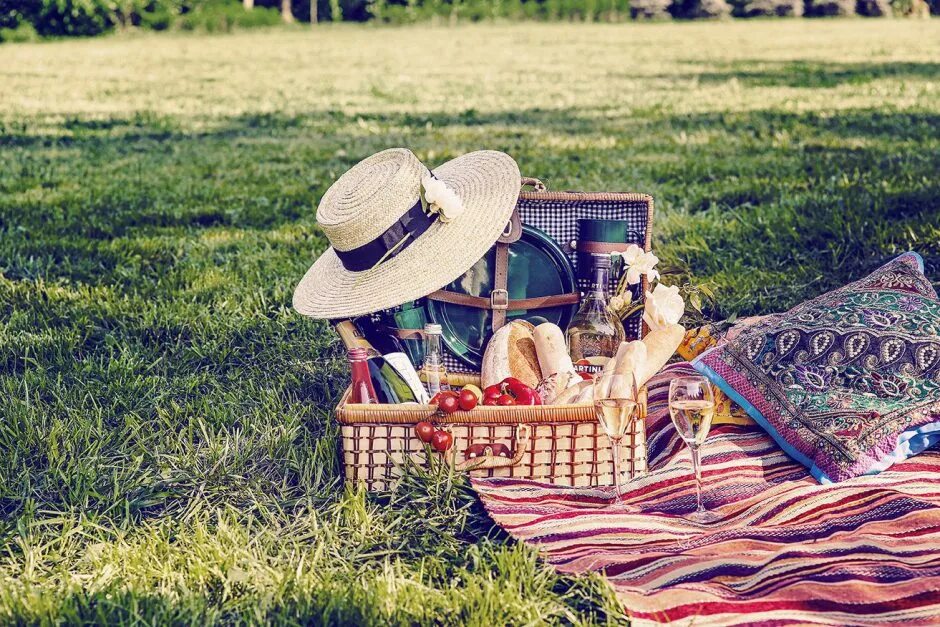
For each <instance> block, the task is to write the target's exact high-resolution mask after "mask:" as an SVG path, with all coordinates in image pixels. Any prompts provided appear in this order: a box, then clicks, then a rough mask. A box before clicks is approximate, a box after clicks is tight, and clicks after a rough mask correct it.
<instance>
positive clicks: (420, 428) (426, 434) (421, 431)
mask: <svg viewBox="0 0 940 627" xmlns="http://www.w3.org/2000/svg"><path fill="white" fill-rule="evenodd" d="M415 434H416V435H417V436H418V439H419V440H421V441H422V442H430V441H431V437H432V436H433V435H434V425H432V424H431V423H430V422H427V421H421V422H419V423H418V424H416V425H415Z"/></svg>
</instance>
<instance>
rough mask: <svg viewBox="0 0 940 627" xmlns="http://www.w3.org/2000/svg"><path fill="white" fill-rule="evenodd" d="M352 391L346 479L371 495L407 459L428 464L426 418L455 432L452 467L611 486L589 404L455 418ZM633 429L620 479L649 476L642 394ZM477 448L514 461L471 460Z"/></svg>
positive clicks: (462, 379) (462, 380)
mask: <svg viewBox="0 0 940 627" xmlns="http://www.w3.org/2000/svg"><path fill="white" fill-rule="evenodd" d="M451 379H452V380H453V384H456V385H466V384H468V383H474V384H476V383H478V382H479V379H478V378H477V377H475V376H472V375H466V376H457V377H451ZM348 397H349V392H348V391H347V393H346V395H345V396H344V397H343V400H342V401H341V402H340V404H339V406H338V407H337V408H336V418H337V421H338V422H339V424H340V430H341V433H342V436H341V437H342V444H343V465H344V467H345V471H346V480H347V481H349V482H350V483H360V482H361V483H365V485H366V487H367V488H368V489H370V490H387V489H390V488H391V487H392V484H393V482H394V480H395V477H396V476H398V474H399V472H400V467H401V466H402V464H403V463H404V461H405V458H406V457H410V458H411V460H412V461H413V462H415V463H417V464H421V465H427V455H428V454H429V452H430V454H432V455H440V453H436V452H432V451H430V450H429V449H428V448H427V447H426V445H425V444H424V443H422V442H421V441H420V440H419V439H418V438H417V436H416V435H415V430H414V426H415V425H416V424H417V423H418V422H421V421H422V420H429V421H431V422H433V423H434V424H436V425H437V426H438V427H439V428H442V429H445V430H447V431H450V433H451V435H453V436H454V445H453V447H452V448H451V450H450V451H448V453H447V454H446V458H445V459H447V461H448V462H449V463H450V464H452V465H453V466H454V467H455V468H457V469H458V470H463V471H467V472H469V473H470V474H471V475H472V476H478V477H519V478H525V479H534V480H537V481H545V482H549V483H556V484H559V485H568V486H604V485H611V484H612V483H613V478H614V474H613V473H614V468H613V460H612V458H611V445H610V441H609V439H608V438H607V436H606V435H605V434H604V433H603V431H602V430H601V428H600V425H599V423H598V421H597V417H596V416H595V414H594V407H593V406H592V405H591V404H590V403H583V404H576V405H541V406H533V407H483V406H480V407H477V408H476V409H474V410H473V411H469V412H465V411H458V412H456V413H454V414H451V415H443V414H437V412H436V408H435V407H433V406H430V405H357V404H352V403H348V402H347V400H348ZM638 411H639V413H638V420H636V421H635V423H634V425H635V428H634V430H633V431H632V432H628V433H627V435H626V437H625V438H624V439H623V440H622V441H621V456H620V459H621V460H623V461H622V463H621V466H622V468H621V478H622V479H624V480H626V479H629V478H631V477H634V476H636V475H639V474H642V473H645V472H646V470H647V465H646V425H645V418H646V389H645V388H644V389H643V390H641V391H640V403H639V410H638ZM474 444H482V445H503V446H505V447H506V449H505V450H508V453H509V457H498V456H496V455H492V454H490V455H484V456H482V457H476V458H468V457H467V455H466V451H467V449H468V448H469V447H470V446H471V445H474Z"/></svg>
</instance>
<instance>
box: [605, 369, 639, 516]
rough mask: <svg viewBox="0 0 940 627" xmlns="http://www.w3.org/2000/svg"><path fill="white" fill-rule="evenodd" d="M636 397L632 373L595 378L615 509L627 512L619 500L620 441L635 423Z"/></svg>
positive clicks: (632, 508) (629, 508)
mask: <svg viewBox="0 0 940 627" xmlns="http://www.w3.org/2000/svg"><path fill="white" fill-rule="evenodd" d="M638 398H639V393H638V391H637V387H636V379H635V378H634V376H633V373H632V372H630V373H627V374H615V373H606V374H604V373H602V374H599V375H597V376H596V377H594V413H595V414H597V420H598V421H599V422H600V423H601V428H602V429H603V430H604V433H606V434H607V437H608V438H610V446H611V457H612V458H613V461H614V505H615V506H617V507H618V508H621V509H625V510H627V511H632V512H638V511H640V510H639V509H637V508H635V507H627V506H626V505H625V504H624V503H623V499H622V497H621V496H620V441H621V440H622V439H623V436H624V435H626V433H627V430H628V429H630V427H631V426H632V425H633V423H634V421H635V420H636V419H637V399H638Z"/></svg>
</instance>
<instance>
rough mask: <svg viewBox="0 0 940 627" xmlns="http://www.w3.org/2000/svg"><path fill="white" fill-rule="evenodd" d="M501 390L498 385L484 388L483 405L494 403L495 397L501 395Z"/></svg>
mask: <svg viewBox="0 0 940 627" xmlns="http://www.w3.org/2000/svg"><path fill="white" fill-rule="evenodd" d="M502 394H503V393H502V391H501V390H500V389H499V385H491V386H489V387H488V388H486V389H485V390H483V404H484V405H495V404H496V399H498V398H499V397H500V396H502Z"/></svg>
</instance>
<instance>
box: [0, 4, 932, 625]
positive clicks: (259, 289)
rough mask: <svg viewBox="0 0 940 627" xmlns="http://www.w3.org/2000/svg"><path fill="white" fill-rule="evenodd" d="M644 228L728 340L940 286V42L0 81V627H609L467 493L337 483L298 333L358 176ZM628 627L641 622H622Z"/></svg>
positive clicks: (529, 35)
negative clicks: (493, 193)
mask: <svg viewBox="0 0 940 627" xmlns="http://www.w3.org/2000/svg"><path fill="white" fill-rule="evenodd" d="M392 146H408V147H410V148H412V149H413V150H414V151H415V152H416V153H417V154H418V156H419V157H420V158H421V159H423V160H424V161H425V162H426V163H428V164H432V165H434V164H438V163H440V162H442V161H444V160H446V159H449V158H451V157H454V156H456V155H458V154H461V153H463V152H466V151H470V150H474V149H479V148H494V149H500V150H504V151H507V152H509V153H510V154H512V155H513V156H514V157H515V158H516V159H517V160H518V162H519V164H520V167H521V169H522V171H523V173H525V174H527V175H530V176H538V177H540V178H542V179H543V180H545V181H546V182H548V184H549V186H550V187H551V188H554V189H581V190H630V191H642V192H648V193H651V194H653V196H654V197H655V198H656V203H657V214H656V218H655V238H654V242H655V248H656V251H657V253H658V254H659V255H660V257H662V258H663V260H664V265H669V266H673V267H675V268H676V269H677V270H679V271H680V272H682V273H683V275H684V276H685V277H688V278H689V279H690V280H692V281H693V282H695V283H706V284H708V285H709V286H710V287H711V288H712V289H713V291H715V292H716V294H717V295H718V299H719V304H718V306H717V307H716V308H714V310H713V311H711V312H710V315H711V316H712V317H714V318H715V319H720V318H724V317H728V316H731V315H733V314H751V313H759V312H769V311H774V310H780V309H783V308H786V307H788V306H790V305H792V304H795V303H797V302H799V301H800V300H802V299H804V298H806V297H810V296H813V295H816V294H818V293H821V292H823V291H825V290H827V289H829V288H832V287H834V286H837V285H839V284H841V283H844V282H846V281H848V280H850V279H853V278H857V277H859V276H861V275H862V274H864V273H865V272H866V271H868V270H869V269H871V268H873V267H874V266H876V265H877V264H879V263H880V262H882V261H883V260H886V259H887V258H890V257H891V256H893V255H895V254H897V253H899V252H901V251H904V250H908V249H912V248H913V249H916V250H918V251H920V252H921V253H923V254H924V256H925V257H926V259H927V263H928V272H929V273H930V274H931V277H932V278H933V279H934V280H935V281H936V280H938V279H940V264H938V261H940V177H938V172H940V22H938V21H937V20H933V21H927V22H914V21H904V20H874V21H865V20H843V21H827V20H820V21H811V20H800V21H786V20H783V21H749V22H743V21H738V22H733V23H705V24H702V23H695V24H678V23H676V24H648V25H647V24H623V25H601V24H595V25H566V24H553V25H520V26H510V25H476V26H467V27H458V28H453V29H449V28H433V27H428V26H421V27H410V28H386V29H380V28H368V27H354V26H339V27H333V28H330V27H321V28H319V29H317V30H316V31H315V32H311V31H310V30H308V29H296V30H291V29H286V30H276V31H271V32H263V33H251V34H240V35H233V36H218V37H175V36H166V37H144V36H140V37H118V38H106V39H100V40H88V41H68V42H59V43H49V44H42V45H2V46H0V623H9V622H18V623H34V622H35V623H60V622H66V623H79V622H125V623H133V624H165V623H180V624H182V623H192V624H215V623H223V624H242V623H261V622H275V623H285V624H296V623H300V622H309V623H313V624H317V623H327V622H333V623H348V624H388V623H391V624H430V623H435V624H463V623H466V624H472V625H502V624H520V625H521V624H540V623H574V624H582V623H583V624H595V623H619V622H623V621H625V617H624V615H623V614H621V613H620V610H619V606H618V604H617V602H616V599H614V598H613V597H612V595H611V594H610V593H609V591H608V590H607V588H606V587H605V584H604V583H603V580H602V579H601V578H600V577H598V576H594V577H586V578H579V579H572V578H565V577H560V576H557V575H555V574H553V573H552V572H550V571H549V570H548V569H546V568H545V567H544V566H543V565H541V564H540V563H539V562H538V560H537V559H536V556H535V554H534V552H533V551H532V550H530V549H528V548H526V547H521V546H518V545H514V544H513V543H511V542H509V541H508V540H507V539H506V537H505V536H504V535H503V534H502V533H501V532H500V531H499V530H498V529H495V528H493V527H492V525H491V523H490V522H489V521H488V519H487V518H486V516H485V514H484V513H483V512H482V511H481V510H480V507H479V506H478V505H477V504H476V501H475V500H474V498H473V495H472V492H471V491H470V490H469V488H468V487H467V486H466V485H465V484H464V483H462V482H461V481H451V480H449V479H448V478H447V477H446V476H444V477H437V476H427V477H422V476H414V477H410V478H409V480H408V481H407V483H406V484H405V485H403V486H402V487H401V488H400V489H399V490H398V491H397V492H395V493H391V494H379V495H374V496H367V495H365V494H364V493H362V492H357V491H349V490H345V489H344V488H343V486H342V483H341V479H340V476H341V468H340V465H339V458H338V452H337V451H338V449H337V447H338V443H337V430H336V428H335V426H334V425H333V423H332V422H331V416H330V409H331V407H332V406H333V405H334V404H335V402H336V401H337V399H338V396H339V394H340V392H341V390H342V388H343V386H344V385H345V377H346V375H345V370H344V365H343V361H344V360H343V354H342V351H341V350H340V347H339V346H338V343H337V341H336V340H335V338H334V337H333V334H332V333H331V332H330V330H329V329H328V327H327V326H326V325H325V324H323V323H320V322H315V321H311V320H307V319H303V318H301V317H300V316H299V315H297V314H295V313H294V312H293V311H292V310H291V308H290V300H291V293H292V291H293V287H294V285H295V284H296V282H297V281H298V280H299V278H300V277H301V276H302V275H303V273H304V271H305V270H306V268H307V267H308V265H309V264H310V263H311V261H312V260H313V259H314V258H315V257H316V255H317V254H319V253H320V252H321V251H322V250H323V249H324V247H325V246H326V242H325V239H324V237H323V235H322V233H321V232H320V231H319V230H318V229H317V227H316V225H315V220H314V212H315V207H316V203H317V200H318V198H319V197H320V195H321V194H322V193H323V192H324V191H325V190H326V188H327V187H328V186H329V184H330V183H331V182H332V181H333V180H334V179H335V178H336V177H337V176H339V175H340V174H341V173H342V172H343V171H345V170H346V169H347V168H348V167H350V166H351V165H353V164H354V163H355V162H357V161H358V160H360V159H361V158H363V157H366V156H368V155H369V154H371V153H373V152H376V151H378V150H381V149H384V148H387V147H392ZM627 612H629V608H627Z"/></svg>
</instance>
